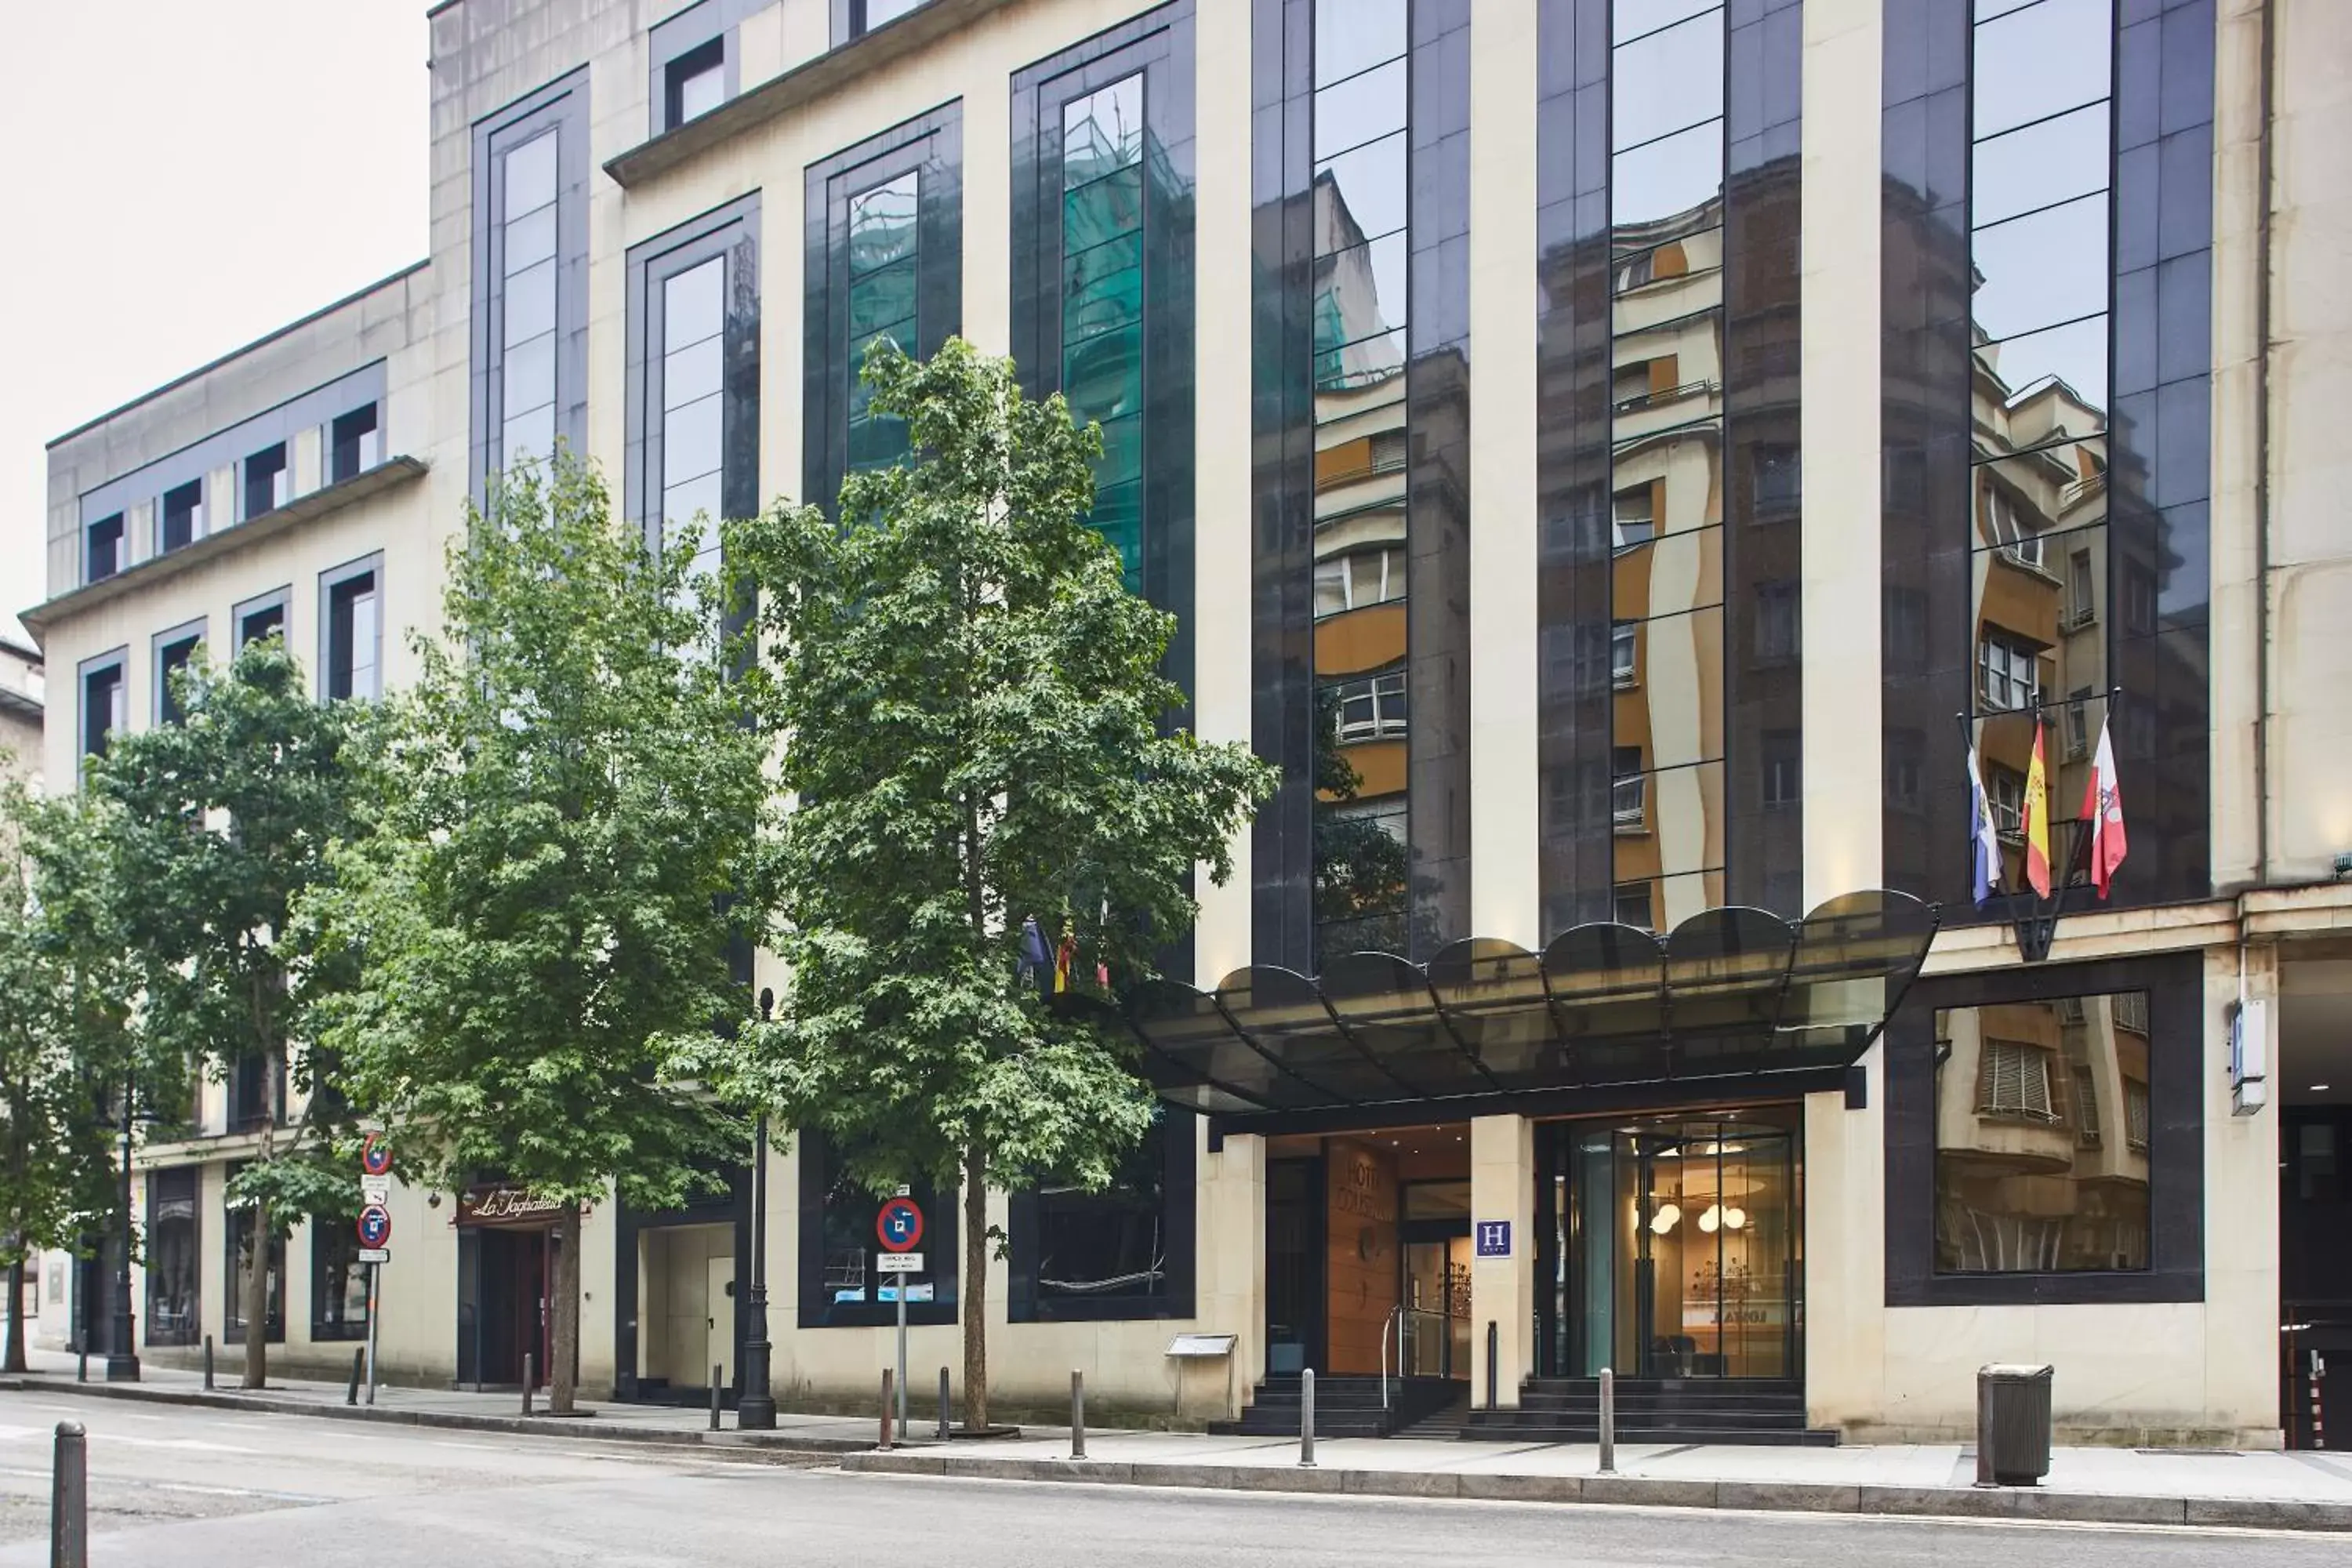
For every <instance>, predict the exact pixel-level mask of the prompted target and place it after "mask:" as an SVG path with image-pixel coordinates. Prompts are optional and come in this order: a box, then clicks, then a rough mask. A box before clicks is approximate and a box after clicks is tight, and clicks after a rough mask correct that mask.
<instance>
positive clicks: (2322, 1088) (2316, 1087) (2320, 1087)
mask: <svg viewBox="0 0 2352 1568" xmlns="http://www.w3.org/2000/svg"><path fill="white" fill-rule="evenodd" d="M2311 1092H2312V1093H2314V1094H2326V1092H2327V1085H2326V1084H2324V1083H2315V1084H2313V1085H2312V1086H2311Z"/></svg>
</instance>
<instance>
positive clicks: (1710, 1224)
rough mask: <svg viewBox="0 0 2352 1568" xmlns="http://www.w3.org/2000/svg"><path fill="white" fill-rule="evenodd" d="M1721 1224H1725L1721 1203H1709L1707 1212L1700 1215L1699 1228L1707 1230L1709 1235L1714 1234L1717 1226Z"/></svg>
mask: <svg viewBox="0 0 2352 1568" xmlns="http://www.w3.org/2000/svg"><path fill="white" fill-rule="evenodd" d="M1721 1224H1723V1210H1722V1208H1721V1206H1720V1205H1716V1204H1709V1205H1706V1213H1705V1214H1703V1215H1699V1216H1698V1227H1699V1229H1701V1230H1703V1231H1705V1232H1706V1233H1707V1235H1709V1236H1713V1235H1714V1234H1715V1232H1716V1227H1717V1226H1720V1225H1721Z"/></svg>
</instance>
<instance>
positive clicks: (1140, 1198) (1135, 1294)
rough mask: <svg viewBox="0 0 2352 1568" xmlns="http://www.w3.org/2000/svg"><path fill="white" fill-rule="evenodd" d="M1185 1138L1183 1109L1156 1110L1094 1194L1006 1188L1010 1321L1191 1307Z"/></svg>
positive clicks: (1050, 1186) (1188, 1130)
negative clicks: (1010, 1196)
mask: <svg viewBox="0 0 2352 1568" xmlns="http://www.w3.org/2000/svg"><path fill="white" fill-rule="evenodd" d="M1195 1136H1196V1134H1195V1132H1194V1129H1193V1118H1192V1116H1191V1115H1190V1114H1189V1113H1186V1112H1182V1111H1179V1110H1171V1109H1169V1108H1165V1107H1163V1108H1162V1109H1161V1111H1160V1117H1159V1120H1157V1121H1154V1122H1153V1123H1152V1125H1151V1128H1150V1131H1148V1132H1146V1133H1145V1134H1144V1135H1143V1137H1142V1139H1141V1140H1140V1141H1139V1142H1138V1143H1137V1144H1136V1145H1135V1147H1134V1148H1132V1149H1130V1150H1129V1151H1128V1152H1127V1154H1126V1155H1125V1157H1124V1158H1123V1159H1121V1161H1120V1162H1119V1165H1118V1171H1117V1173H1115V1174H1114V1176H1113V1177H1112V1179H1111V1182H1110V1184H1109V1185H1108V1186H1107V1187H1106V1188H1104V1189H1103V1190H1102V1191H1101V1192H1097V1193H1090V1192H1087V1191H1086V1190H1085V1189H1083V1188H1081V1187H1077V1186H1073V1185H1066V1184H1054V1183H1047V1184H1042V1185H1040V1186H1038V1187H1037V1188H1035V1189H1034V1191H1032V1192H1029V1193H1025V1194H1017V1195H1016V1197H1015V1199H1014V1202H1013V1212H1012V1226H1011V1235H1012V1256H1011V1263H1012V1275H1013V1277H1012V1286H1011V1289H1012V1300H1011V1306H1010V1311H1011V1313H1012V1316H1013V1321H1038V1320H1047V1319H1055V1318H1061V1319H1097V1320H1100V1319H1110V1318H1150V1317H1171V1316H1184V1315H1187V1314H1189V1313H1190V1312H1191V1310H1192V1183H1193V1170H1194V1160H1193V1151H1194V1147H1195V1142H1194V1141H1195Z"/></svg>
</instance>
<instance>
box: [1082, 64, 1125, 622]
mask: <svg viewBox="0 0 2352 1568" xmlns="http://www.w3.org/2000/svg"><path fill="white" fill-rule="evenodd" d="M1062 189H1063V195H1062V392H1063V395H1064V396H1066V397H1067V398H1068V399H1069V403H1070V413H1071V416H1073V417H1074V418H1076V419H1078V420H1081V421H1086V420H1097V421H1099V422H1100V423H1101V425H1102V439H1103V453H1102V456H1101V458H1098V459H1097V461H1096V463H1095V505H1094V510H1093V512H1092V513H1091V514H1090V518H1089V521H1092V522H1093V523H1094V525H1095V527H1096V528H1097V529H1099V530H1100V531H1101V532H1102V534H1103V537H1104V538H1106V539H1108V541H1110V542H1111V544H1112V546H1113V547H1114V548H1116V549H1117V550H1118V554H1119V560H1120V561H1121V562H1122V563H1124V564H1125V566H1126V569H1127V584H1128V586H1129V588H1132V589H1136V590H1138V591H1140V590H1141V588H1142V586H1143V247H1144V232H1143V205H1144V204H1143V197H1144V184H1143V79H1142V78H1141V77H1140V76H1132V77H1129V78H1128V79H1125V80H1123V81H1118V82H1114V83H1112V84H1111V85H1110V86H1108V87H1107V88H1104V89H1102V90H1101V91H1099V92H1095V93H1090V94H1088V95H1087V97H1085V98H1083V99H1078V100H1074V101H1072V102H1070V103H1068V104H1066V105H1065V106H1064V108H1063V110H1062Z"/></svg>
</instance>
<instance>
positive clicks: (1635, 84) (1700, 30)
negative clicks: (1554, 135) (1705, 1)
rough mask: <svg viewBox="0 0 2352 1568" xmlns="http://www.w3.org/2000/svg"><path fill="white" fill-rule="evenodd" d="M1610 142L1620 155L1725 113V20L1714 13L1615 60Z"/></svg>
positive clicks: (1628, 47) (1628, 48)
mask: <svg viewBox="0 0 2352 1568" xmlns="http://www.w3.org/2000/svg"><path fill="white" fill-rule="evenodd" d="M1610 69H1611V71H1612V80H1611V84H1610V93H1609V106H1610V137H1611V140H1612V142H1614V143H1615V145H1616V146H1617V147H1618V149H1619V150H1621V151H1622V150H1623V149H1626V148H1629V147H1633V146H1635V145H1636V144H1638V143H1640V142H1654V141H1655V140H1657V139H1658V138H1659V137H1661V136H1664V135H1666V134H1668V133H1669V132H1675V131H1680V130H1683V129H1685V127H1688V126H1692V125H1696V124H1698V123H1700V122H1701V121H1708V120H1714V119H1717V118H1719V117H1720V116H1721V115H1722V113H1723V16H1722V14H1721V12H1719V11H1717V12H1710V13H1707V14H1706V15H1703V16H1696V17H1694V18H1692V19H1691V20H1690V21H1687V22H1684V23H1682V24H1680V25H1679V26H1671V27H1667V28H1664V29H1663V30H1662V31H1659V32H1655V33H1652V34H1650V35H1649V36H1648V37H1644V38H1643V39H1641V40H1640V41H1639V42H1637V43H1631V44H1624V45H1622V46H1620V47H1619V48H1618V49H1617V50H1616V52H1615V53H1614V54H1613V55H1612V57H1611V59H1610Z"/></svg>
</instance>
